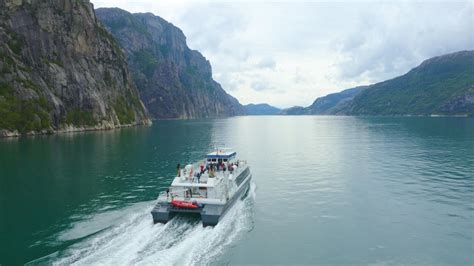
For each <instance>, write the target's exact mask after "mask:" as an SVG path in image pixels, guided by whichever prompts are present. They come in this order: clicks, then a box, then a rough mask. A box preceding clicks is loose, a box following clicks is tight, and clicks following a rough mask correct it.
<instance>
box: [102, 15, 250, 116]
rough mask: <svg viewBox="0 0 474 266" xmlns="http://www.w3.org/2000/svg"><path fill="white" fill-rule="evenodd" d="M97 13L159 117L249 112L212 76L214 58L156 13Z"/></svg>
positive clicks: (145, 101)
mask: <svg viewBox="0 0 474 266" xmlns="http://www.w3.org/2000/svg"><path fill="white" fill-rule="evenodd" d="M96 12H97V16H98V17H99V19H100V20H101V22H102V23H103V24H104V25H105V26H106V27H107V29H108V30H109V31H110V32H111V33H112V35H113V36H114V37H115V38H116V39H117V40H118V42H119V43H120V44H121V45H122V47H123V48H124V49H125V51H126V54H127V57H128V62H129V65H130V69H131V70H132V74H133V78H134V80H135V83H136V85H137V87H138V89H139V91H140V95H141V99H142V100H143V102H144V104H145V106H146V107H147V108H148V110H149V112H150V114H151V115H152V117H154V118H199V117H222V116H233V115H240V114H245V110H244V109H243V107H242V106H241V105H240V103H239V102H238V101H237V100H236V99H235V98H233V97H232V96H230V95H228V94H227V93H226V92H225V91H224V90H223V89H222V87H221V86H220V85H219V83H217V82H216V81H214V80H213V79H212V70H211V65H210V64H209V61H207V60H206V58H204V57H203V56H202V55H201V54H200V53H199V52H197V51H193V50H191V49H189V48H188V46H187V45H186V37H185V36H184V34H183V32H182V31H181V30H180V29H179V28H177V27H175V26H173V25H172V24H171V23H168V22H167V21H165V20H163V19H162V18H160V17H157V16H154V15H153V14H151V13H146V14H131V13H128V12H126V11H124V10H121V9H118V8H100V9H97V10H96Z"/></svg>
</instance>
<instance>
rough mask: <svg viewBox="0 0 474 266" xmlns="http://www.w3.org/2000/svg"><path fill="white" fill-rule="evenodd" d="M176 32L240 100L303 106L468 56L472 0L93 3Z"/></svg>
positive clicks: (473, 44) (473, 37) (473, 24)
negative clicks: (440, 59) (442, 58)
mask: <svg viewBox="0 0 474 266" xmlns="http://www.w3.org/2000/svg"><path fill="white" fill-rule="evenodd" d="M92 2H93V3H94V6H95V7H96V8H99V7H119V8H122V9H125V10H127V11H129V12H132V13H137V12H151V13H153V14H155V15H158V16H160V17H162V18H164V19H166V20H167V21H169V22H171V23H172V24H173V25H175V26H177V27H179V28H180V29H181V30H182V31H183V32H184V34H185V35H186V39H187V44H188V46H189V47H190V48H191V49H193V50H198V51H199V52H201V53H202V54H203V55H204V56H205V57H206V58H207V59H208V60H209V61H210V63H211V65H212V69H213V78H214V79H215V80H216V81H217V82H219V83H220V84H221V85H222V87H223V88H224V90H226V91H227V92H228V93H229V94H231V95H232V96H234V97H236V98H237V99H238V100H239V101H240V102H241V103H242V104H248V103H269V104H271V105H274V106H277V107H280V108H287V107H291V106H295V105H298V106H308V105H310V104H311V103H312V102H313V101H314V100H315V99H316V98H317V97H321V96H324V95H327V94H329V93H334V92H338V91H341V90H344V89H348V88H352V87H355V86H359V85H368V84H373V83H376V82H381V81H384V80H387V79H390V78H394V77H396V76H399V75H403V74H405V73H406V72H408V71H409V70H410V69H411V68H413V67H416V66H417V65H419V64H420V63H421V62H422V61H424V60H426V59H428V58H431V57H434V56H439V55H443V54H447V53H452V52H456V51H461V50H474V1H466V2H456V1H398V2H397V1H364V2H361V1H331V2H329V1H324V2H323V1H300V2H298V1H291V2H290V1H264V0H256V1H239V0H234V1H227V0H221V1H210V0H171V1H170V0H139V1H133V0H92Z"/></svg>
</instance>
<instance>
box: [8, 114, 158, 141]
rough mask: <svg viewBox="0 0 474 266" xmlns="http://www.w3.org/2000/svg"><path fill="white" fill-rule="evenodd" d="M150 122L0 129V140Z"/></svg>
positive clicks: (148, 123)
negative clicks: (24, 131) (58, 127)
mask: <svg viewBox="0 0 474 266" xmlns="http://www.w3.org/2000/svg"><path fill="white" fill-rule="evenodd" d="M151 125H152V120H151V119H146V120H143V121H140V122H139V123H135V124H124V125H114V124H112V123H103V124H99V125H96V126H92V127H76V126H73V125H66V126H65V127H62V128H60V129H57V130H54V129H52V128H50V129H43V130H41V131H30V132H26V133H20V132H19V131H18V130H6V129H0V139H14V138H21V137H35V136H45V135H59V134H65V133H77V132H90V131H108V130H116V129H121V128H131V127H139V126H151Z"/></svg>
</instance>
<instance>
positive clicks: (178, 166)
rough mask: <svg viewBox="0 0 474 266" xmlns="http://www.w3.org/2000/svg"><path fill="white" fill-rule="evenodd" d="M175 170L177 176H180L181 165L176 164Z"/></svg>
mask: <svg viewBox="0 0 474 266" xmlns="http://www.w3.org/2000/svg"><path fill="white" fill-rule="evenodd" d="M176 170H177V171H178V175H177V176H181V164H180V163H178V165H177V166H176Z"/></svg>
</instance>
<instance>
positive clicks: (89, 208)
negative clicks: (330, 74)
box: [0, 116, 474, 265]
mask: <svg viewBox="0 0 474 266" xmlns="http://www.w3.org/2000/svg"><path fill="white" fill-rule="evenodd" d="M216 143H217V144H221V143H225V144H226V145H227V146H230V147H233V148H234V149H235V150H236V151H237V152H238V154H239V157H241V158H245V159H246V160H247V161H248V162H249V163H250V165H251V172H252V174H253V184H252V191H251V193H249V196H248V197H247V198H246V199H245V200H244V201H242V202H239V203H238V204H237V205H236V206H235V208H233V209H232V211H231V212H229V213H228V214H227V215H226V216H225V218H224V219H223V221H222V222H221V223H220V224H219V225H217V226H216V227H215V228H202V226H201V225H200V223H199V221H197V220H196V219H193V218H189V217H178V218H177V219H174V220H172V221H171V222H170V223H168V224H167V225H160V224H157V225H153V223H152V219H151V215H150V214H149V211H150V210H151V208H152V205H153V202H154V199H155V198H156V196H157V194H158V192H159V191H160V190H162V189H164V188H166V187H167V186H169V185H170V182H171V180H172V176H173V174H174V172H175V166H176V164H177V163H178V162H180V163H181V164H183V163H187V162H196V161H198V160H200V159H201V158H202V156H203V155H204V154H205V153H206V152H207V151H208V150H209V149H211V148H212V147H213V146H214V145H215V144H216ZM473 198H474V119H471V118H415V117H411V118H409V117H406V118H381V117H371V118H368V117H323V116H321V117H311V116H298V117H291V116H281V117H280V116H275V117H265V116H263V117H234V118H228V119H216V120H193V121H155V123H154V125H153V126H151V127H141V128H128V129H122V130H116V131H105V132H87V133H76V134H63V135H57V136H44V137H35V138H23V139H4V140H1V141H0V264H2V265H8V264H18V263H26V262H34V263H59V264H69V263H73V262H76V263H78V264H86V265H87V264H91V263H98V262H101V263H104V264H114V265H115V264H208V263H211V264H212V263H217V264H222V263H224V264H227V263H229V264H246V263H257V264H275V263H281V264H295V263H306V264H324V265H327V264H337V265H340V264H357V265H359V264H383V265H385V264H426V265H437V264H449V265H472V264H473V263H474V259H473V234H474V224H473V221H474V219H473V218H474V217H473V216H474V215H473V214H474V206H473Z"/></svg>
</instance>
